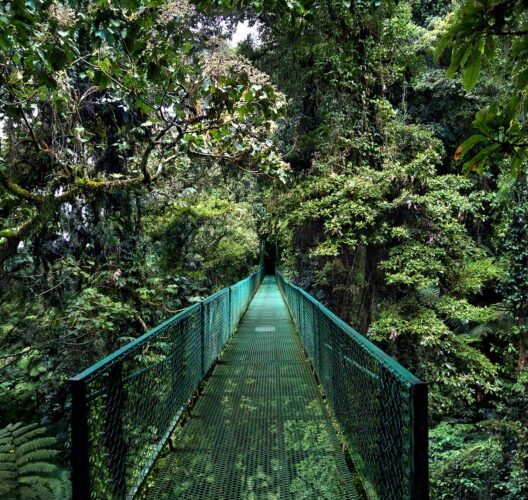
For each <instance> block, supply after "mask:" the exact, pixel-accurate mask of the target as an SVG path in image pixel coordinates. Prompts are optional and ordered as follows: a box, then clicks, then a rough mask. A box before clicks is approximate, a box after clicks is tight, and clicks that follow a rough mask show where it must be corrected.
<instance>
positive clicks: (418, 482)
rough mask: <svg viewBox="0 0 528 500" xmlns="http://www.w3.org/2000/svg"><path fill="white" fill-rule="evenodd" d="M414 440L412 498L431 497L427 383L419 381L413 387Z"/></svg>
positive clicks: (415, 499)
mask: <svg viewBox="0 0 528 500" xmlns="http://www.w3.org/2000/svg"><path fill="white" fill-rule="evenodd" d="M411 401H412V416H413V429H412V431H413V442H412V464H411V474H412V481H411V499H413V500H427V499H428V498H429V453H428V416H427V406H428V403H427V383H425V382H419V383H416V384H414V385H413V386H412V388H411Z"/></svg>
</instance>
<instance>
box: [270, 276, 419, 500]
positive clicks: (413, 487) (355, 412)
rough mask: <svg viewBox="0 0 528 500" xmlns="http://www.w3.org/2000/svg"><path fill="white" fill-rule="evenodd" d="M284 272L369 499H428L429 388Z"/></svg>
mask: <svg viewBox="0 0 528 500" xmlns="http://www.w3.org/2000/svg"><path fill="white" fill-rule="evenodd" d="M276 274H277V281H278V284H279V288H280V290H281V292H282V294H283V296H284V298H285V300H286V303H287V305H288V308H289V310H290V313H291V315H292V318H293V320H294V322H295V324H296V325H297V327H298V329H299V334H300V337H301V339H302V341H303V344H304V348H305V350H306V353H307V355H308V357H309V359H310V361H311V362H312V365H313V367H314V369H315V372H316V374H317V376H318V378H319V381H320V383H321V385H322V388H323V391H324V393H325V395H326V397H327V399H328V402H329V404H330V407H331V408H332V410H333V413H334V415H335V417H336V420H337V422H338V423H339V426H340V428H341V430H342V432H343V435H344V438H345V440H346V443H347V447H348V449H349V452H350V454H351V456H352V459H353V461H354V464H355V466H356V468H357V470H358V472H359V475H360V476H361V478H362V481H363V484H364V487H365V490H366V492H367V495H368V496H369V497H370V498H380V499H388V498H394V499H404V498H420V499H422V498H427V497H428V465H427V386H426V384H425V383H424V382H422V381H420V380H419V379H417V378H416V377H415V376H414V375H412V374H411V373H410V372H408V371H407V370H406V369H405V368H403V367H402V366H401V365H399V364H398V363H397V362H396V361H395V360H393V359H392V358H390V357H389V356H388V355H387V354H385V353H384V352H383V351H381V350H380V349H379V348H377V347H376V346H375V345H374V344H372V343H371V342H369V341H368V340H367V339H366V338H365V337H363V336H362V335H360V334H359V333H358V332H356V331H355V330H353V329H352V328H351V327H350V326H349V325H347V324H346V323H344V322H343V321H342V320H340V319H339V318H338V317H337V316H335V315H334V314H333V313H332V312H331V311H329V310H328V309H326V308H325V307H324V306H323V305H322V304H321V303H319V302H318V301H317V300H315V299H314V298H313V297H312V296H310V295H309V294H308V293H306V292H305V291H304V290H302V289H300V288H298V287H296V286H295V285H293V284H291V283H289V282H288V281H287V280H286V279H285V278H284V276H283V275H282V274H281V273H280V272H279V271H277V273H276Z"/></svg>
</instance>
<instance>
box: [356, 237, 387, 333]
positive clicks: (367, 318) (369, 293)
mask: <svg viewBox="0 0 528 500" xmlns="http://www.w3.org/2000/svg"><path fill="white" fill-rule="evenodd" d="M383 255H384V248H383V247H382V246H378V245H369V246H368V247H367V256H366V258H367V261H366V264H365V286H364V288H363V296H362V299H361V306H360V310H359V321H358V330H359V332H360V333H363V334H366V333H367V332H368V329H369V327H370V323H371V322H372V316H373V313H374V306H375V303H376V298H377V292H378V290H379V288H380V286H381V285H382V280H383V274H382V272H381V269H380V263H381V261H382V259H383Z"/></svg>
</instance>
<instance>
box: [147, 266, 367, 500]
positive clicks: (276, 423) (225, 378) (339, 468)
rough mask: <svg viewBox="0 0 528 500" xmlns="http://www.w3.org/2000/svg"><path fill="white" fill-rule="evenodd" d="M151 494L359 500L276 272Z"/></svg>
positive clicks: (157, 473)
mask: <svg viewBox="0 0 528 500" xmlns="http://www.w3.org/2000/svg"><path fill="white" fill-rule="evenodd" d="M147 484H150V485H151V487H150V488H147V489H146V490H145V491H143V492H142V494H143V497H144V498H156V499H172V498H175V499H194V498H196V499H236V498H244V499H250V498H254V499H256V498H262V499H279V498H281V499H289V498H296V499H297V498H300V499H302V498H304V499H316V498H317V499H319V498H326V499H354V498H359V497H358V496H357V491H356V487H355V483H354V477H353V475H352V473H351V471H350V470H349V468H348V466H347V463H346V461H345V456H344V455H343V451H342V448H341V444H340V442H339V440H338V438H337V436H336V433H335V430H334V427H333V425H332V422H331V419H330V415H329V413H328V411H327V409H326V406H325V404H324V401H323V399H322V397H321V393H320V391H319V388H318V386H317V383H316V380H315V377H314V375H313V374H312V371H311V367H310V364H309V362H308V361H307V359H306V356H305V354H304V352H303V349H302V344H301V341H300V338H299V336H298V335H297V334H296V333H295V327H294V325H293V323H292V321H291V318H290V316H289V313H288V309H287V308H286V305H285V303H284V301H283V299H282V296H281V295H280V292H279V290H278V288H277V285H276V282H275V279H274V277H271V276H268V277H266V278H265V280H264V282H263V283H262V285H261V287H260V289H259V291H258V292H257V294H256V296H255V298H254V299H253V302H252V303H251V305H250V307H249V309H248V311H247V313H246V314H245V316H244V318H243V320H242V322H241V323H240V325H239V328H238V331H237V333H236V335H235V336H234V337H233V338H232V339H231V340H230V342H229V344H228V345H227V347H226V349H225V351H224V353H223V354H222V356H221V358H220V361H219V363H218V365H217V366H216V367H215V369H214V371H213V372H212V374H211V376H210V377H209V379H208V381H207V384H206V386H205V389H204V392H203V393H202V394H201V395H200V397H199V399H198V401H197V402H196V404H195V406H194V407H193V408H192V411H191V414H190V416H189V419H188V420H187V422H186V423H185V425H184V426H183V427H182V428H179V429H178V430H177V432H176V433H175V438H174V448H173V450H172V451H167V452H166V453H165V454H164V456H162V457H160V459H159V463H158V464H157V465H156V470H153V472H152V474H151V475H150V476H149V478H148V480H147Z"/></svg>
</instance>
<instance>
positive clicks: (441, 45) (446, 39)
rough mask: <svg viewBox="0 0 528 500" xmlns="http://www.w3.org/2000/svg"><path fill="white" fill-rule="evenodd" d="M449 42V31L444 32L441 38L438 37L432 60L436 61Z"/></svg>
mask: <svg viewBox="0 0 528 500" xmlns="http://www.w3.org/2000/svg"><path fill="white" fill-rule="evenodd" d="M450 42H451V35H450V34H449V33H446V34H445V35H444V36H443V37H442V38H440V41H439V42H438V46H437V47H436V50H435V53H434V56H433V57H434V61H435V62H438V60H439V59H440V56H441V55H442V54H443V52H444V50H445V49H446V47H447V46H448V45H449V43H450Z"/></svg>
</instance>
